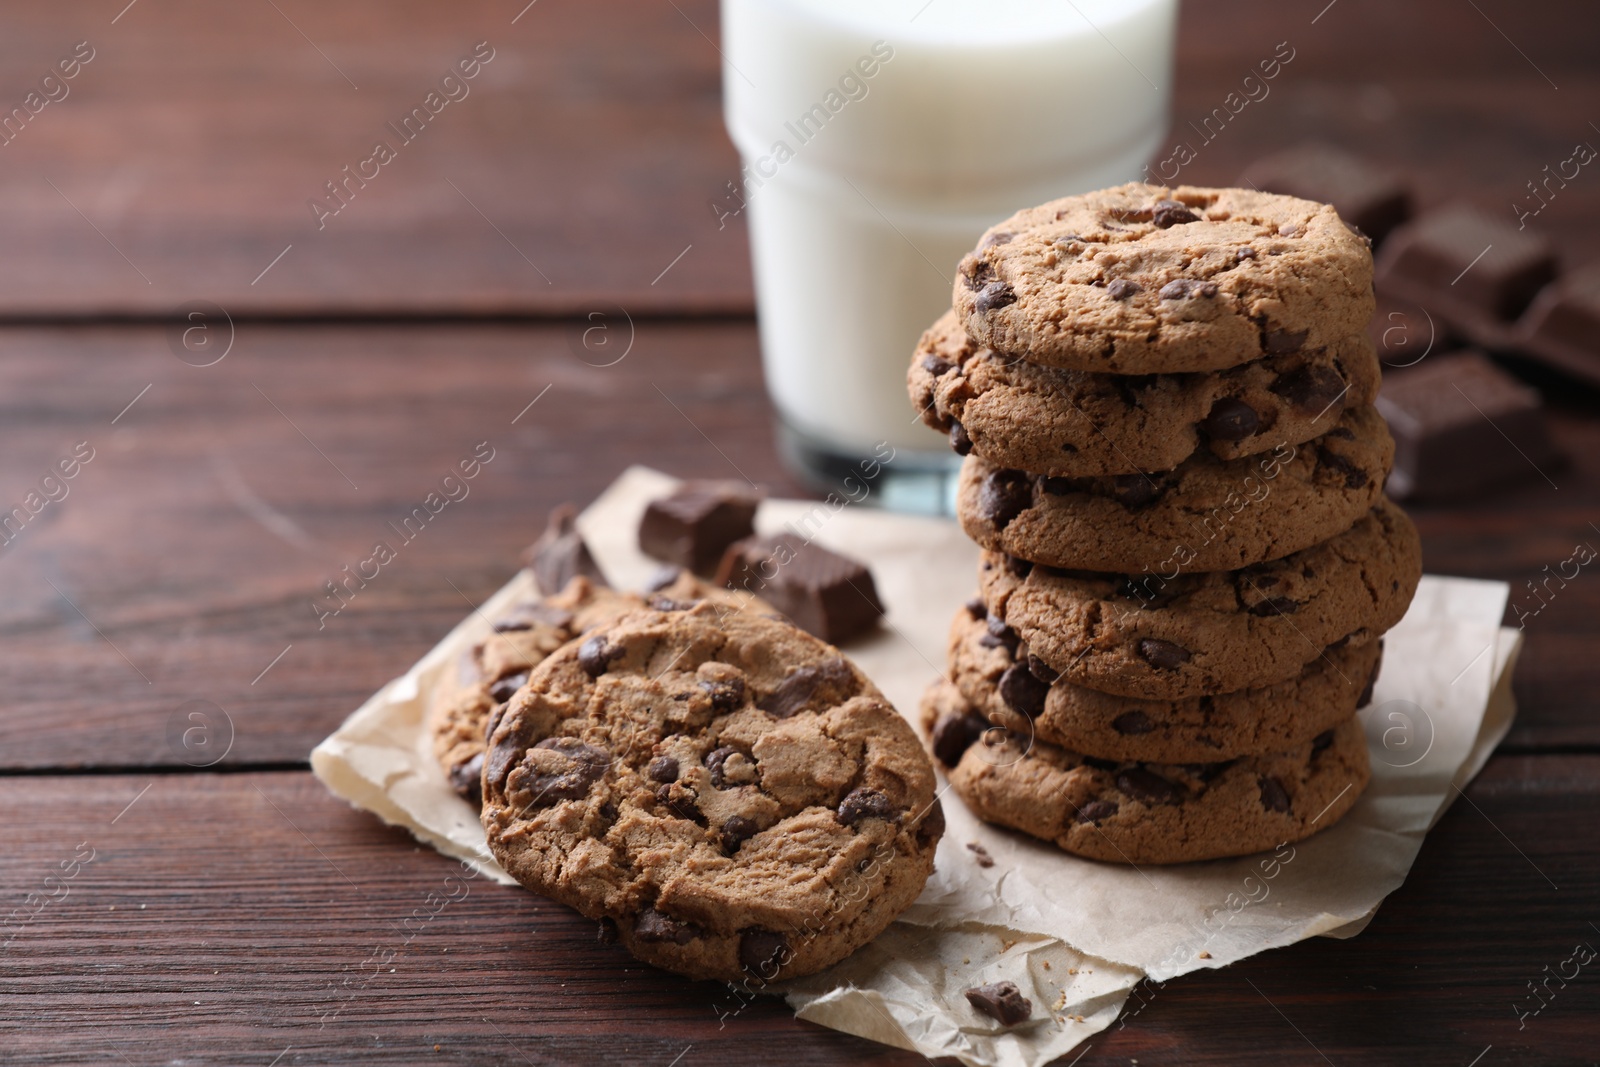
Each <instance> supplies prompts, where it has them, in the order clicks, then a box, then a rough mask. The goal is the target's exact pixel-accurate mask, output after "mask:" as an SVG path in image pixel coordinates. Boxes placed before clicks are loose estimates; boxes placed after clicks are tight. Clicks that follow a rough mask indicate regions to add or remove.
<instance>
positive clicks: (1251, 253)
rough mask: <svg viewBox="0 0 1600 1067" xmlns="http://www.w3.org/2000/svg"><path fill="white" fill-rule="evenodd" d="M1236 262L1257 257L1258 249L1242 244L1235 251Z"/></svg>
mask: <svg viewBox="0 0 1600 1067" xmlns="http://www.w3.org/2000/svg"><path fill="white" fill-rule="evenodd" d="M1233 258H1234V262H1236V263H1243V262H1244V261H1245V260H1247V259H1255V258H1256V250H1255V249H1253V248H1251V247H1250V246H1249V245H1240V246H1239V247H1238V248H1237V249H1236V250H1235V251H1234V253H1233Z"/></svg>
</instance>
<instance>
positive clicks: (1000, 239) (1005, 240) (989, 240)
mask: <svg viewBox="0 0 1600 1067" xmlns="http://www.w3.org/2000/svg"><path fill="white" fill-rule="evenodd" d="M1016 236H1017V235H1016V234H1014V233H1007V232H1006V231H1005V230H996V231H995V232H994V233H991V234H986V235H985V236H984V238H983V240H981V241H979V242H978V250H979V251H980V252H981V251H982V250H983V249H985V248H993V247H994V246H995V245H1005V244H1010V243H1011V241H1012V239H1013V238H1014V237H1016Z"/></svg>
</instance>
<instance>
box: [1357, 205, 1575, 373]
mask: <svg viewBox="0 0 1600 1067" xmlns="http://www.w3.org/2000/svg"><path fill="white" fill-rule="evenodd" d="M1375 275H1376V280H1377V286H1378V288H1379V289H1380V290H1382V291H1383V292H1385V293H1386V294H1390V295H1392V296H1395V297H1398V298H1400V299H1402V300H1410V301H1412V302H1414V303H1417V304H1420V305H1422V306H1423V307H1425V308H1427V309H1428V310H1429V311H1430V312H1432V313H1434V314H1435V315H1438V316H1439V317H1441V318H1443V319H1445V320H1446V321H1448V322H1449V323H1450V325H1451V326H1452V327H1454V328H1455V329H1456V330H1458V331H1459V332H1460V333H1461V334H1463V335H1464V336H1465V337H1466V338H1467V339H1468V340H1470V341H1472V342H1473V343H1475V344H1478V345H1482V346H1485V347H1492V348H1504V347H1508V346H1509V345H1510V344H1511V343H1512V342H1513V340H1514V336H1513V329H1512V325H1513V322H1514V320H1515V319H1516V318H1517V316H1519V315H1521V314H1522V312H1523V311H1524V310H1525V309H1526V308H1527V306H1528V305H1529V303H1531V302H1532V301H1533V298H1534V296H1535V294H1537V293H1538V292H1539V290H1540V289H1542V288H1543V287H1544V286H1545V285H1546V284H1547V283H1548V282H1550V281H1551V280H1552V279H1554V278H1555V276H1556V256H1555V251H1554V249H1553V248H1552V247H1551V245H1550V242H1549V241H1548V240H1546V239H1545V238H1544V237H1541V236H1540V235H1538V234H1536V233H1534V232H1533V231H1531V230H1519V229H1517V228H1516V227H1515V226H1512V225H1511V224H1510V223H1508V222H1502V221H1500V220H1498V219H1493V218H1490V217H1489V216H1487V215H1484V214H1483V213H1481V212H1479V211H1477V210H1475V209H1473V208H1470V207H1465V206H1456V207H1449V208H1444V209H1441V210H1439V211H1434V212H1429V213H1428V214H1426V215H1423V216H1422V217H1420V218H1418V219H1416V220H1415V221H1413V222H1410V223H1407V224H1406V225H1405V226H1402V227H1400V228H1399V229H1398V230H1396V231H1395V232H1394V233H1393V234H1392V235H1391V236H1390V238H1389V240H1388V241H1387V242H1386V243H1385V244H1384V246H1383V251H1382V252H1381V253H1379V255H1378V258H1377V263H1376V265H1375Z"/></svg>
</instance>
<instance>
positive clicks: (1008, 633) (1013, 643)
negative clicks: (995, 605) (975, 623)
mask: <svg viewBox="0 0 1600 1067" xmlns="http://www.w3.org/2000/svg"><path fill="white" fill-rule="evenodd" d="M984 628H985V629H987V630H988V631H989V632H988V633H986V634H984V635H983V636H982V637H980V638H978V644H980V645H982V646H983V647H984V648H1001V647H1004V648H1005V650H1006V651H1007V652H1009V653H1011V654H1012V655H1016V652H1017V648H1018V646H1020V645H1021V644H1022V638H1021V637H1019V636H1018V635H1017V631H1015V630H1013V629H1012V628H1011V627H1009V626H1007V625H1006V624H1005V623H1004V622H1003V621H1002V620H1000V619H998V618H996V617H995V616H993V615H990V616H989V621H988V622H986V623H984Z"/></svg>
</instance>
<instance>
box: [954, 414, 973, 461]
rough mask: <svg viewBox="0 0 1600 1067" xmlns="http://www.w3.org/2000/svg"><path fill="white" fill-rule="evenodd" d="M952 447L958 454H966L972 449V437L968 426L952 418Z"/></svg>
mask: <svg viewBox="0 0 1600 1067" xmlns="http://www.w3.org/2000/svg"><path fill="white" fill-rule="evenodd" d="M950 447H951V448H952V449H954V450H955V453H956V455H958V456H965V455H967V454H968V453H970V452H971V451H972V438H971V437H968V436H967V428H966V427H965V426H963V425H961V423H960V422H959V421H958V420H956V419H951V420H950Z"/></svg>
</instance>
